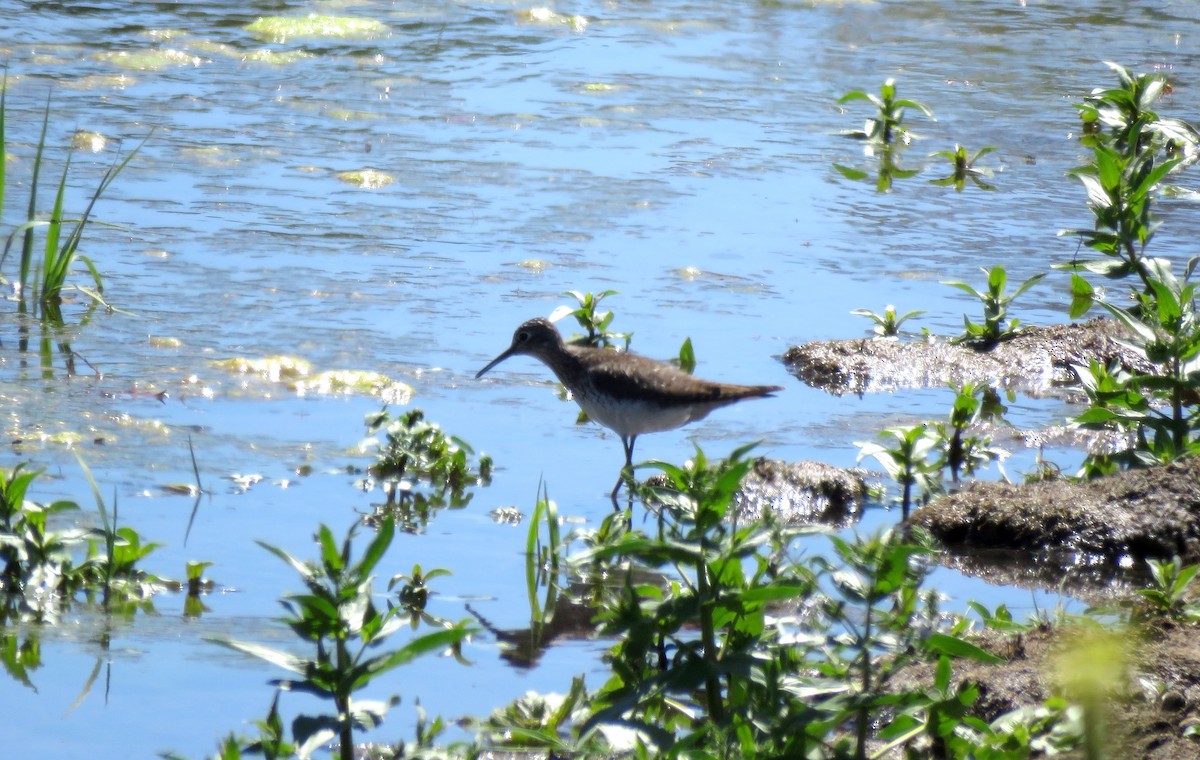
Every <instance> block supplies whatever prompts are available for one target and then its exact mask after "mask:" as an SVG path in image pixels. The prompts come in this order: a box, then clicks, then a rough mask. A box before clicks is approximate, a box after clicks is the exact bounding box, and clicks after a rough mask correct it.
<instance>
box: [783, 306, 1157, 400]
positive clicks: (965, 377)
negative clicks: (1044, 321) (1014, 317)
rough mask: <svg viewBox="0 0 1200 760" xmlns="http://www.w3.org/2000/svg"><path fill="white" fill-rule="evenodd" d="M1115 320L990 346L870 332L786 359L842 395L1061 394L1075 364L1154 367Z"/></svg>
mask: <svg viewBox="0 0 1200 760" xmlns="http://www.w3.org/2000/svg"><path fill="white" fill-rule="evenodd" d="M1120 334H1121V328H1120V326H1119V325H1118V324H1117V323H1116V322H1114V321H1113V320H1110V319H1102V318H1096V319H1092V320H1089V321H1087V322H1080V323H1077V324H1068V325H1053V326H1050V327H1028V328H1026V329H1025V330H1023V331H1022V332H1020V333H1019V334H1018V335H1017V336H1016V337H1014V338H1012V339H1011V340H1006V341H1003V342H1001V343H997V344H996V345H994V346H992V347H990V348H988V349H986V350H984V349H978V348H974V347H971V346H968V345H956V344H953V343H951V342H950V341H949V340H947V339H945V338H932V339H930V340H927V341H925V340H922V341H911V342H901V341H895V340H886V339H876V338H863V339H858V340H823V341H814V342H812V343H805V344H802V345H799V346H793V347H792V348H790V349H788V351H787V353H785V354H784V355H783V361H784V362H785V363H786V364H787V365H788V368H789V369H790V371H791V372H792V374H794V375H795V376H796V377H798V378H800V379H801V380H803V381H804V382H805V383H807V384H808V385H811V386H813V387H814V388H820V389H821V390H824V391H828V392H830V393H833V394H835V395H839V396H840V395H843V394H846V393H854V394H863V393H871V392H876V391H890V390H895V389H897V388H932V387H940V386H944V385H946V384H947V383H950V384H953V385H963V384H965V383H979V382H998V383H1000V385H1001V387H1004V388H1008V389H1013V390H1019V391H1021V392H1023V393H1028V394H1031V395H1045V394H1048V393H1051V392H1058V389H1061V388H1062V387H1063V386H1074V385H1076V384H1077V383H1078V380H1077V379H1076V376H1075V371H1074V370H1073V369H1072V365H1082V366H1084V367H1086V366H1087V365H1088V362H1089V361H1090V360H1093V359H1094V360H1096V361H1098V362H1100V363H1102V364H1103V363H1107V362H1109V361H1112V360H1117V361H1119V362H1120V363H1121V364H1122V366H1125V367H1127V368H1132V367H1136V368H1139V369H1142V370H1143V371H1148V370H1149V369H1150V367H1149V366H1148V365H1147V364H1146V362H1145V361H1144V360H1143V359H1141V358H1140V357H1139V356H1137V355H1136V354H1135V353H1134V352H1132V351H1130V350H1129V349H1128V348H1125V347H1124V346H1122V345H1120V344H1119V343H1117V342H1116V340H1114V338H1117V337H1120Z"/></svg>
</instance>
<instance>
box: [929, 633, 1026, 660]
mask: <svg viewBox="0 0 1200 760" xmlns="http://www.w3.org/2000/svg"><path fill="white" fill-rule="evenodd" d="M925 648H926V649H928V650H929V651H930V652H934V653H936V654H945V655H950V656H951V657H965V658H967V659H971V660H976V661H978V662H1006V660H1005V659H1004V658H1003V657H998V656H996V655H994V654H992V653H991V652H988V651H987V650H985V649H980V648H979V647H977V646H975V645H974V644H972V643H970V642H968V641H964V640H963V639H960V638H958V637H957V636H950V635H948V634H945V633H931V634H929V638H927V639H925Z"/></svg>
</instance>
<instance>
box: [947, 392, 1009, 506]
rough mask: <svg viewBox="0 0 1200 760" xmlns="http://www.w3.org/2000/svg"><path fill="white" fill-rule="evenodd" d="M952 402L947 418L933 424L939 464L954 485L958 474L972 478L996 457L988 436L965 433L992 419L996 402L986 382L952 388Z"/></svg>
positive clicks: (996, 451)
mask: <svg viewBox="0 0 1200 760" xmlns="http://www.w3.org/2000/svg"><path fill="white" fill-rule="evenodd" d="M951 390H953V391H954V401H953V403H952V404H951V406H950V418H949V419H948V420H947V421H946V422H939V423H937V424H936V425H934V428H933V429H934V431H935V433H936V436H937V446H938V448H939V449H940V450H941V457H942V465H943V466H944V467H946V468H947V469H949V470H950V479H951V480H952V481H953V482H955V483H957V482H958V477H959V475H960V474H964V475H973V474H974V473H975V471H976V470H979V469H981V468H983V467H986V466H987V465H988V463H990V462H992V461H993V460H995V459H997V458H999V456H1000V452H999V451H998V450H997V449H994V448H992V445H991V443H992V442H991V438H990V437H988V436H987V435H982V434H981V435H968V431H969V430H970V429H971V428H972V427H974V426H975V425H977V424H979V423H980V422H982V421H983V420H984V419H989V418H991V417H993V416H995V413H996V407H997V406H999V400H998V398H997V397H996V391H995V389H993V388H991V387H990V386H989V385H987V384H985V383H967V384H965V385H963V386H961V387H959V388H955V387H954V386H951Z"/></svg>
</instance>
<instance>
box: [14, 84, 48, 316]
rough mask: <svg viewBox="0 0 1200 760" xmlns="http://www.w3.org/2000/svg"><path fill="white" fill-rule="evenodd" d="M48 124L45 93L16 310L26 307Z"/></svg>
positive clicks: (22, 250) (34, 162) (23, 309)
mask: <svg viewBox="0 0 1200 760" xmlns="http://www.w3.org/2000/svg"><path fill="white" fill-rule="evenodd" d="M49 126H50V94H49V93H46V111H45V113H44V114H42V134H41V136H40V137H38V146H37V152H36V153H35V154H34V157H33V174H32V176H31V177H30V179H29V208H28V209H27V211H26V213H25V224H26V225H27V226H26V227H25V241H24V244H23V245H22V246H21V268H20V273H19V275H18V280H17V282H18V284H19V285H20V288H21V293H20V300H19V301H18V302H17V310H18V311H19V312H21V313H24V312H25V310H26V307H27V304H26V300H25V293H26V287H27V286H28V285H29V270H30V269H31V268H32V266H33V223H34V222H36V220H37V188H38V176H39V175H40V174H41V172H42V153H43V152H44V151H45V148H46V130H47V129H48V128H49Z"/></svg>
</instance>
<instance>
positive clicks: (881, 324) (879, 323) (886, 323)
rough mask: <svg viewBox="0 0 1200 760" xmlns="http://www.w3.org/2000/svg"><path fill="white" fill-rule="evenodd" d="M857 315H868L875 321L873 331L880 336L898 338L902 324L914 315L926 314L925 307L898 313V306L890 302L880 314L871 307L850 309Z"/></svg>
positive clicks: (868, 317) (867, 316)
mask: <svg viewBox="0 0 1200 760" xmlns="http://www.w3.org/2000/svg"><path fill="white" fill-rule="evenodd" d="M850 313H851V314H853V315H854V316H856V317H866V318H867V319H869V320H871V321H872V322H874V323H875V324H874V326H873V327H872V328H871V332H873V333H875V336H876V337H879V338H896V337H898V336H899V335H900V325H902V324H904V323H905V322H906V321H908V320H909V319H912V318H913V317H916V316H920V315H921V314H924V313H925V311H924V310H923V309H914V310H912V311H906V312H904V313H903V314H901V315H899V316H897V315H896V307H895V306H892V305H891V304H888V305H887V306H885V307H884V308H883V313H882V314H878V313H876V312H873V311H871V310H870V309H852V310H851V311H850Z"/></svg>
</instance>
